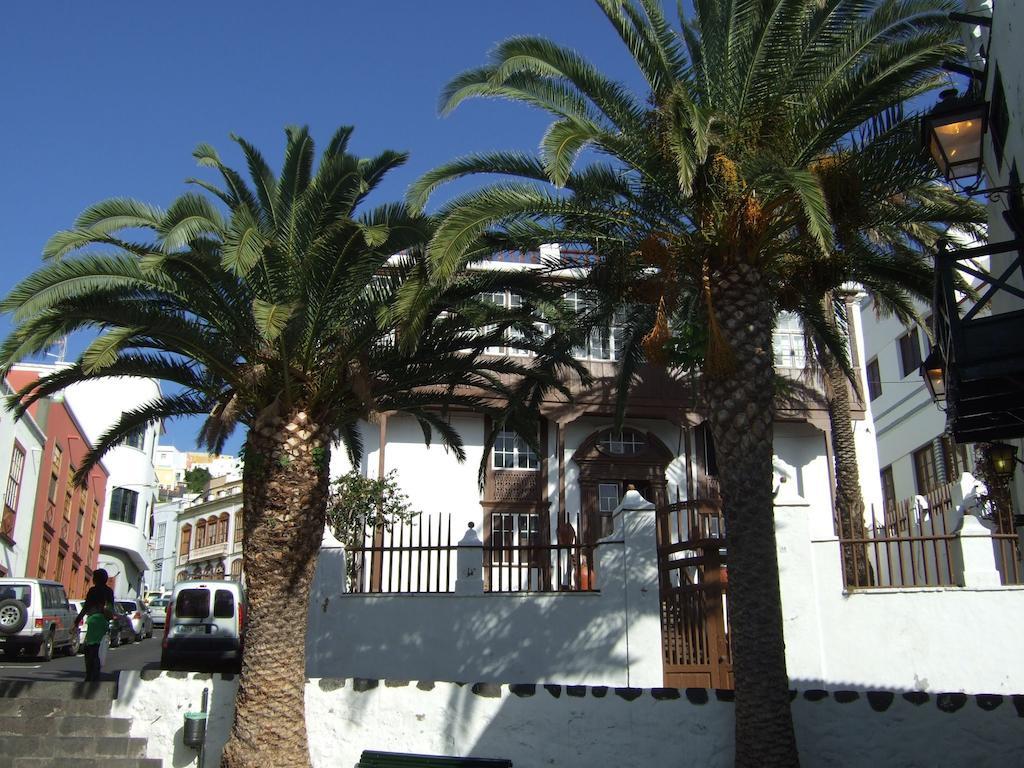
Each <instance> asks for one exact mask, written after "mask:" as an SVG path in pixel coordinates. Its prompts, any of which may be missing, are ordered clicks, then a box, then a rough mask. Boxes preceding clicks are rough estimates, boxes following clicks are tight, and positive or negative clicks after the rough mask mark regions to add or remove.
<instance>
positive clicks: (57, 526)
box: [7, 369, 117, 598]
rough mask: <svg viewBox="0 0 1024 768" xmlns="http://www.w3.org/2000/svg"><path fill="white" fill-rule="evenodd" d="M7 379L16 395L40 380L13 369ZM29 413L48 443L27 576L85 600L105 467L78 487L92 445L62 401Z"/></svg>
mask: <svg viewBox="0 0 1024 768" xmlns="http://www.w3.org/2000/svg"><path fill="white" fill-rule="evenodd" d="M7 378H8V381H9V382H10V384H11V386H12V387H13V388H14V389H16V390H18V389H21V388H22V387H23V386H25V385H26V384H28V383H30V382H31V381H33V380H35V379H38V378H39V375H38V373H36V372H34V371H26V370H17V369H15V370H13V371H11V372H10V374H8V377H7ZM29 413H30V414H31V416H32V418H33V419H34V420H35V422H36V424H38V425H39V428H40V429H41V430H42V432H43V435H44V436H45V439H46V441H45V444H44V445H43V450H42V454H41V456H40V460H39V464H38V472H39V479H38V484H37V488H36V496H35V508H34V516H33V520H32V531H31V536H30V540H29V544H28V555H27V559H26V561H25V573H24V575H25V576H26V577H30V578H41V579H42V578H46V579H56V580H57V581H60V582H62V583H63V584H64V587H65V589H66V590H67V593H68V596H69V597H72V598H76V597H82V596H84V595H85V592H86V590H87V589H88V587H89V583H90V581H91V579H92V572H93V569H95V568H96V564H97V561H98V559H99V551H100V529H101V527H102V525H103V517H104V515H103V512H104V509H103V505H104V500H105V499H106V492H107V477H108V472H107V469H106V467H104V466H103V465H102V464H100V465H97V466H96V467H95V468H94V469H93V470H92V471H91V472H90V473H89V478H88V482H87V483H86V485H85V487H78V486H76V485H75V484H74V482H73V477H74V474H75V470H76V469H77V468H78V467H79V466H80V464H81V462H82V459H83V457H84V456H85V454H86V453H88V451H89V450H91V448H92V445H91V444H90V443H89V440H88V439H87V438H86V436H85V432H84V430H83V429H82V427H81V425H80V424H79V422H78V420H77V419H76V418H75V415H74V413H72V411H71V409H70V408H69V407H68V406H67V405H66V404H65V403H64V400H63V398H62V397H61V396H59V395H58V396H55V397H52V398H44V399H42V400H40V401H39V402H37V403H35V404H34V405H33V406H32V407H31V408H30V409H29ZM111 576H113V577H115V578H116V576H117V574H111ZM112 586H113V585H112Z"/></svg>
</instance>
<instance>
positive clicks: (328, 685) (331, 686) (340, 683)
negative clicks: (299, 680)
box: [318, 677, 345, 693]
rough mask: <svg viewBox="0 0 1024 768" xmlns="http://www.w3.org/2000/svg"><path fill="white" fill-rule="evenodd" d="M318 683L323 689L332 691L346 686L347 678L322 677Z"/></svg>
mask: <svg viewBox="0 0 1024 768" xmlns="http://www.w3.org/2000/svg"><path fill="white" fill-rule="evenodd" d="M318 685H319V686H320V690H321V691H326V692H328V693H330V692H331V691H336V690H338V689H339V688H344V687H345V680H344V678H342V679H340V680H337V679H334V678H331V677H321V678H320V682H319V683H318Z"/></svg>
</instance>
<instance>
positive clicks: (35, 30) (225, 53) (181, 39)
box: [0, 0, 637, 449]
mask: <svg viewBox="0 0 1024 768" xmlns="http://www.w3.org/2000/svg"><path fill="white" fill-rule="evenodd" d="M516 34H540V35H545V36H547V37H551V38H553V39H555V40H557V41H558V42H560V43H563V44H567V45H571V46H573V47H575V48H578V49H579V50H581V51H583V52H584V53H585V54H587V56H588V57H589V58H590V59H591V60H592V61H594V62H595V63H596V64H598V65H599V66H600V67H601V68H602V69H603V70H604V71H606V72H609V73H612V74H614V75H615V76H617V77H618V78H620V79H622V80H624V81H626V82H629V83H636V80H637V76H636V73H635V72H633V71H632V69H631V68H630V67H629V60H628V57H627V55H626V53H625V51H624V49H623V48H622V46H621V43H619V42H618V40H617V38H616V37H615V36H614V33H613V32H612V30H611V28H610V26H609V25H608V24H607V22H606V21H605V20H604V18H603V17H602V16H601V14H600V12H599V10H598V9H597V7H596V6H595V5H594V4H593V3H592V2H591V1H590V0H511V1H507V0H505V1H503V0H422V1H421V2H416V1H414V0H372V2H371V1H367V0H364V1H363V2H355V0H335V1H334V2H328V1H327V0H323V1H322V2H298V1H296V2H289V3H283V2H269V0H248V2H243V1H242V0H216V1H215V2H211V1H210V0H206V1H205V2H197V1H195V0H176V1H175V2H173V3H140V2H131V3H129V2H89V3H85V2H71V1H70V0H66V1H64V2H57V1H47V2H25V3H8V4H5V6H4V21H3V24H2V25H0V169H2V172H0V261H2V271H0V289H2V290H3V292H4V293H6V292H7V291H8V290H9V289H10V288H11V287H12V286H13V285H14V284H15V283H16V282H17V281H18V280H19V279H21V278H22V277H24V276H25V275H26V274H28V273H29V272H30V271H32V270H33V269H34V268H35V267H36V266H38V264H39V263H40V261H39V254H40V252H41V249H42V246H43V243H44V242H45V241H46V239H47V238H48V237H49V236H50V235H51V234H53V233H54V232H55V231H57V230H59V229H62V228H65V227H67V226H70V224H71V222H72V221H73V219H74V217H75V216H76V215H77V214H78V213H79V212H80V211H81V210H82V209H83V208H85V207H86V206H88V205H90V204H91V203H93V202H96V201H97V200H101V199H104V198H107V197H112V196H118V195H126V196H130V197H136V198H139V199H142V200H146V201H148V202H152V203H156V204H159V205H166V204H167V203H168V202H169V201H170V200H172V199H173V198H174V197H175V196H176V195H178V194H180V193H181V192H182V191H184V190H185V189H186V185H185V184H184V179H185V178H187V177H189V176H193V175H198V176H201V175H203V174H202V173H201V172H199V169H197V168H196V167H195V164H194V161H193V159H192V156H191V152H192V149H193V148H194V147H195V145H196V144H198V143H200V142H209V143H211V144H213V145H214V146H215V147H217V148H218V149H219V150H220V152H221V155H222V157H224V159H225V160H226V161H227V162H228V163H229V164H237V165H238V166H239V167H242V166H243V165H244V164H243V163H242V161H241V159H240V157H239V155H238V153H237V152H235V150H234V145H233V144H232V142H230V141H229V139H228V135H229V134H230V133H232V132H234V133H238V134H240V135H242V136H244V137H246V138H247V139H249V140H250V141H252V142H253V143H255V144H256V145H257V146H258V147H260V148H261V150H262V151H263V152H264V154H265V155H266V156H267V158H268V159H269V160H270V161H271V163H272V164H274V165H275V166H276V165H277V164H278V163H279V162H280V158H281V154H282V148H283V132H282V129H283V127H284V126H285V125H288V124H308V125H309V126H310V128H311V130H312V132H313V135H314V136H315V137H316V138H317V139H319V141H320V143H321V144H323V143H325V142H326V141H327V139H328V138H329V137H330V135H331V133H332V132H333V131H334V129H335V128H336V127H337V126H339V125H342V124H351V125H355V126H356V133H355V135H354V137H353V141H352V144H351V148H352V149H353V150H354V151H356V152H358V153H360V154H364V155H369V154H374V153H376V152H378V151H380V150H382V149H384V148H390V149H402V150H408V151H409V152H411V154H412V157H411V159H410V162H409V163H408V164H407V165H406V166H405V167H404V168H402V169H400V170H398V171H396V172H395V173H394V174H393V175H392V176H391V177H390V178H389V179H388V180H387V181H386V182H385V184H384V185H383V187H382V190H381V193H382V198H381V199H389V198H398V197H400V196H401V195H402V194H403V193H404V191H405V189H406V187H407V185H408V184H409V183H410V182H411V181H412V180H413V179H415V178H416V177H417V176H418V175H420V174H421V173H423V172H424V171H426V170H427V169H429V168H431V167H433V166H435V165H437V164H439V163H441V162H444V161H445V160H448V159H451V158H453V157H456V156H458V155H460V154H464V153H466V152H470V151H478V150H488V149H513V148H518V149H527V150H529V149H533V148H534V147H536V146H537V142H538V140H539V139H540V136H541V133H542V131H543V129H544V126H545V125H546V122H547V121H546V120H545V119H544V117H543V115H541V114H540V113H539V112H534V111H531V110H529V109H527V108H524V107H516V106H512V105H507V104H501V103H496V102H483V101H480V102H470V103H468V104H466V105H464V106H462V107H460V108H459V109H458V110H457V111H456V112H455V113H454V114H453V115H451V116H449V117H446V118H441V117H439V116H438V114H437V99H438V94H439V93H440V90H441V88H442V86H443V85H444V84H445V82H447V81H448V80H449V79H450V78H451V77H453V76H454V75H455V74H457V73H458V72H460V71H462V70H464V69H467V68H469V67H473V66H477V65H479V64H481V63H483V61H484V59H485V56H486V54H487V52H488V51H489V50H490V49H491V48H492V46H493V45H494V44H495V43H497V42H498V41H500V40H502V39H504V38H505V37H508V36H511V35H516ZM9 328H10V325H9V323H8V320H7V318H3V319H0V332H4V333H6V332H7V331H8V330H9ZM76 346H78V345H77V344H73V345H72V352H74V351H75V349H74V348H75V347H76ZM195 431H196V424H195V422H191V423H190V422H178V423H176V424H169V425H167V435H166V436H165V438H164V442H167V443H173V444H175V445H177V446H178V447H180V448H189V447H191V446H192V445H193V444H194V436H195ZM240 439H241V436H240V435H239V436H237V437H236V439H235V440H233V441H232V443H231V445H230V446H229V447H230V448H232V449H234V448H237V446H238V445H239V444H240Z"/></svg>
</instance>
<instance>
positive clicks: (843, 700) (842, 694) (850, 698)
mask: <svg viewBox="0 0 1024 768" xmlns="http://www.w3.org/2000/svg"><path fill="white" fill-rule="evenodd" d="M832 698H833V699H835V700H836V701H838V702H839V703H840V704H849V703H851V702H854V701H856V700H857V699H859V698H860V694H859V693H857V692H856V691H835V692H834V693H833V694H832Z"/></svg>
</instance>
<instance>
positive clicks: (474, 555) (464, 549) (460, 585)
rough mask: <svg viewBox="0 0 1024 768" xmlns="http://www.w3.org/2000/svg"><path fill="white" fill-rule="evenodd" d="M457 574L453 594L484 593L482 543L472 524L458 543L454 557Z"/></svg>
mask: <svg viewBox="0 0 1024 768" xmlns="http://www.w3.org/2000/svg"><path fill="white" fill-rule="evenodd" d="M456 563H457V566H458V569H459V570H458V573H457V574H456V576H455V594H456V595H461V596H467V595H482V594H483V593H484V543H483V542H482V541H480V537H479V536H478V535H477V532H476V529H475V528H474V527H473V523H470V524H469V527H468V528H467V529H466V535H465V536H463V537H462V539H461V540H460V541H459V550H458V553H457V555H456Z"/></svg>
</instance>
